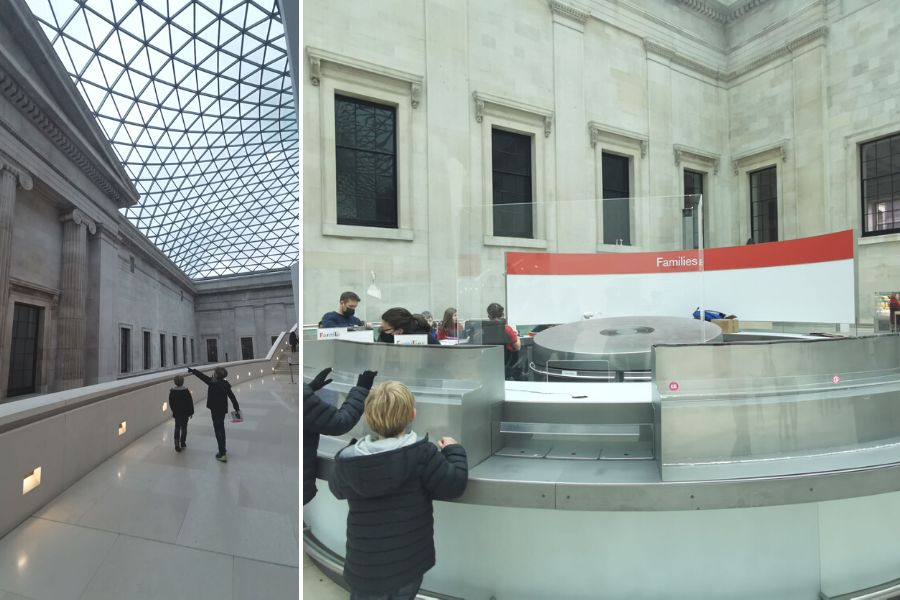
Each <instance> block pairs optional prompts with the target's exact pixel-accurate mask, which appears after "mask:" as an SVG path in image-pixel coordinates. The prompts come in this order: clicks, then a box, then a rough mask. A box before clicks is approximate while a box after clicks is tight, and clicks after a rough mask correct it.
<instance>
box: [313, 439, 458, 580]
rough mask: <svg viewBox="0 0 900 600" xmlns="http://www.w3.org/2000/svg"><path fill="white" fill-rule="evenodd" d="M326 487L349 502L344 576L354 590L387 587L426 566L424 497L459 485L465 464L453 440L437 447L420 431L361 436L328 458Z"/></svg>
mask: <svg viewBox="0 0 900 600" xmlns="http://www.w3.org/2000/svg"><path fill="white" fill-rule="evenodd" d="M334 462H335V465H334V471H333V472H332V475H331V479H330V481H329V486H330V488H331V491H332V493H333V494H334V495H335V496H336V497H337V498H338V499H344V498H346V499H347V500H348V503H349V505H350V511H349V513H348V515H347V552H346V560H345V561H344V580H345V581H346V582H347V583H348V584H349V585H350V588H351V589H352V590H353V591H355V592H359V593H368V594H384V593H390V592H392V591H395V590H397V589H399V588H401V587H402V586H404V585H407V584H409V583H410V582H412V581H415V580H416V579H418V578H419V577H421V576H422V575H424V574H425V572H426V571H428V569H430V568H431V567H433V566H434V560H435V556H434V513H433V507H432V500H450V499H452V498H457V497H459V496H461V495H462V493H463V492H464V491H465V490H466V483H467V480H468V475H469V469H468V462H467V459H466V451H465V449H464V448H463V447H462V446H461V445H459V444H451V445H449V446H446V447H445V448H444V449H443V450H438V448H437V446H435V445H434V444H432V443H431V442H429V441H428V437H427V436H426V437H425V438H423V439H420V440H416V439H415V434H412V437H411V438H410V437H409V434H407V436H406V437H403V436H401V437H400V438H389V439H386V440H377V441H374V442H373V440H372V439H371V438H369V437H368V436H367V437H366V438H365V439H363V440H360V441H359V442H357V443H356V444H354V445H351V446H347V447H346V448H344V449H342V450H341V451H340V452H338V454H337V455H336V456H335V461H334Z"/></svg>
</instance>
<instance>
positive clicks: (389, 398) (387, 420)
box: [365, 381, 416, 438]
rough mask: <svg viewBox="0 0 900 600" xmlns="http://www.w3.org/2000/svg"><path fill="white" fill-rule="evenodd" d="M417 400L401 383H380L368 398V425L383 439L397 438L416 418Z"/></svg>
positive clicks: (366, 409) (366, 412)
mask: <svg viewBox="0 0 900 600" xmlns="http://www.w3.org/2000/svg"><path fill="white" fill-rule="evenodd" d="M415 410H416V399H415V397H414V396H413V395H412V392H410V391H409V388H408V387H406V386H405V385H403V384H402V383H400V382H399V381H385V382H383V383H379V384H378V385H376V386H375V387H374V388H372V391H371V392H369V396H368V398H366V407H365V416H366V423H368V424H369V427H371V428H372V431H374V432H375V433H377V434H378V435H380V436H381V437H385V438H388V437H397V436H399V435H400V434H401V433H403V431H404V430H405V429H406V426H407V425H409V424H410V423H411V422H412V420H413V417H414V412H415Z"/></svg>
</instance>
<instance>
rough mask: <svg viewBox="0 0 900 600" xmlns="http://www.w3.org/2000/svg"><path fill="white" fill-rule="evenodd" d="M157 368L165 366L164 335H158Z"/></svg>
mask: <svg viewBox="0 0 900 600" xmlns="http://www.w3.org/2000/svg"><path fill="white" fill-rule="evenodd" d="M159 366H160V367H164V366H166V334H164V333H161V334H159Z"/></svg>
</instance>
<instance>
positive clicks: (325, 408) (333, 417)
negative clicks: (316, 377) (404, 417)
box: [303, 383, 369, 505]
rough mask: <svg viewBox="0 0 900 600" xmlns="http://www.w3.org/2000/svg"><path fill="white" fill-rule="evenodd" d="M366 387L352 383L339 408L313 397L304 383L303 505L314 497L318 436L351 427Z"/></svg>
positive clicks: (359, 409) (337, 433) (360, 413)
mask: <svg viewBox="0 0 900 600" xmlns="http://www.w3.org/2000/svg"><path fill="white" fill-rule="evenodd" d="M368 395H369V390H367V389H366V388H363V387H359V386H355V387H353V388H351V389H350V393H348V394H347V399H346V400H344V403H343V404H341V407H340V408H335V407H334V406H332V405H331V404H329V403H327V402H325V401H324V400H322V399H321V398H319V397H318V396H316V394H315V392H313V389H312V388H311V387H310V386H309V384H308V383H305V384H303V504H304V505H305V504H307V503H309V501H310V500H312V499H313V498H315V497H316V491H317V490H316V454H317V452H318V450H319V436H320V435H321V434H325V435H343V434H345V433H347V432H348V431H350V430H351V429H353V428H354V427H355V426H356V423H357V422H358V421H359V417H360V416H362V413H363V404H364V403H365V401H366V397H367V396H368Z"/></svg>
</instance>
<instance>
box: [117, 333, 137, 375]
mask: <svg viewBox="0 0 900 600" xmlns="http://www.w3.org/2000/svg"><path fill="white" fill-rule="evenodd" d="M132 331H133V328H132V326H131V325H124V324H122V323H119V375H127V374H129V373H133V372H134V368H133V367H134V357H133V356H132V353H133V352H134V340H133V339H132V336H131V333H132ZM125 332H128V348H127V350H126V349H125V347H124V342H125V338H124V336H123V333H125ZM123 359H124V361H123Z"/></svg>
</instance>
